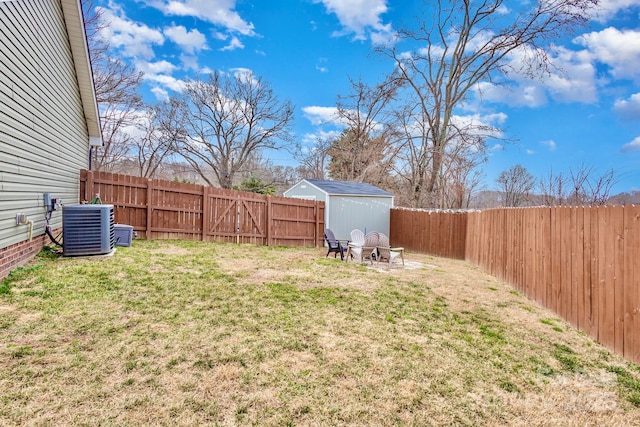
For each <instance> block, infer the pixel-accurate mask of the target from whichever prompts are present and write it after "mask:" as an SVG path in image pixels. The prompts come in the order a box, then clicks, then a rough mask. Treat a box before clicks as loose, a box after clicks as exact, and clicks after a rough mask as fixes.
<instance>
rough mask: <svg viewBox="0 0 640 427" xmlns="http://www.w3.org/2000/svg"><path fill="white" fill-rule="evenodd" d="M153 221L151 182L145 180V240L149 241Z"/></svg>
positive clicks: (150, 180)
mask: <svg viewBox="0 0 640 427" xmlns="http://www.w3.org/2000/svg"><path fill="white" fill-rule="evenodd" d="M152 219H153V180H152V179H148V180H147V225H146V229H145V236H147V240H151V221H152Z"/></svg>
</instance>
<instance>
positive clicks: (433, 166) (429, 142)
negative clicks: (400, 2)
mask: <svg viewBox="0 0 640 427" xmlns="http://www.w3.org/2000/svg"><path fill="white" fill-rule="evenodd" d="M597 1H598V0H557V1H538V2H536V3H535V4H534V5H533V6H532V7H528V5H521V6H520V7H521V10H520V11H518V10H511V9H510V8H509V7H508V6H509V3H507V2H506V1H504V0H481V1H477V2H471V1H469V0H439V1H438V2H437V3H436V4H435V5H434V4H433V3H431V2H429V3H427V2H425V10H429V11H433V15H431V16H425V17H423V18H421V19H420V20H419V24H418V27H417V28H415V29H404V30H401V31H400V32H399V35H398V37H399V40H400V43H397V44H394V45H391V46H380V47H378V52H380V53H381V54H382V55H384V56H386V57H388V58H390V59H391V60H393V61H394V63H395V65H396V78H397V79H398V80H399V81H400V82H401V83H402V84H403V85H404V87H405V88H406V89H407V91H408V93H409V94H411V96H409V95H407V96H406V97H404V98H405V99H406V100H407V101H408V102H410V105H409V106H408V107H406V108H405V110H406V111H407V112H410V113H411V114H412V117H414V120H415V121H417V122H418V124H416V125H413V126H411V128H412V130H420V131H421V132H420V133H414V132H411V133H409V135H410V137H411V139H410V140H411V144H409V145H408V146H409V148H410V149H411V150H412V151H413V153H411V154H410V157H411V159H412V161H413V163H411V164H408V166H409V167H413V168H417V169H418V170H417V171H416V172H413V173H412V175H413V178H412V182H411V185H412V186H413V187H414V188H413V190H414V191H416V192H422V191H424V192H426V195H427V199H428V201H427V202H428V203H429V204H430V205H431V206H435V205H436V204H437V194H438V188H437V186H438V178H439V176H441V171H442V168H443V164H444V161H445V154H446V153H445V149H446V147H447V145H448V144H449V143H450V142H451V141H452V140H455V135H456V134H457V133H459V131H458V130H456V129H455V127H454V126H453V124H454V122H455V120H454V110H455V109H456V108H457V107H460V105H461V104H462V103H463V102H464V101H465V100H466V99H467V96H468V93H469V91H470V90H472V89H473V88H474V87H476V85H477V83H479V82H481V81H486V80H491V79H492V78H494V77H495V76H496V75H497V74H498V73H500V72H504V71H506V70H507V62H508V61H507V59H508V55H510V54H512V53H516V52H519V53H528V54H529V57H528V58H526V59H527V60H526V61H524V62H523V63H524V64H525V67H526V68H523V69H522V70H519V71H523V72H530V73H533V72H536V71H539V70H545V69H547V66H548V65H549V59H548V58H547V55H546V52H547V50H546V48H547V47H548V46H549V44H551V43H552V42H553V41H554V40H555V39H556V38H557V36H559V35H561V34H564V33H565V32H568V31H574V30H575V29H576V28H578V27H579V26H582V25H584V24H585V23H586V21H587V16H588V14H587V13H586V12H587V10H589V9H591V8H593V7H594V6H596V5H597ZM505 11H507V12H509V13H508V14H506V13H504V12H505ZM402 42H408V43H412V44H413V46H416V45H417V47H416V49H415V50H414V51H411V52H407V51H402V50H400V47H399V46H401V45H402ZM525 48H526V49H525ZM404 127H405V129H406V128H407V126H406V125H405V126H404ZM414 147H418V148H414ZM407 176H408V175H407ZM420 197H421V196H420V195H417V196H415V197H414V198H415V199H419V198H420Z"/></svg>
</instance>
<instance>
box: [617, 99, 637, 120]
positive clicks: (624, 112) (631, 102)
mask: <svg viewBox="0 0 640 427" xmlns="http://www.w3.org/2000/svg"><path fill="white" fill-rule="evenodd" d="M613 111H615V112H616V113H618V114H620V116H622V117H623V118H625V119H628V120H640V93H636V94H633V95H631V96H630V97H629V99H618V100H616V102H615V103H614V104H613Z"/></svg>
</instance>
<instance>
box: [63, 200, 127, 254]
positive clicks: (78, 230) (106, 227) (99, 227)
mask: <svg viewBox="0 0 640 427" xmlns="http://www.w3.org/2000/svg"><path fill="white" fill-rule="evenodd" d="M113 224H114V217H113V205H69V206H64V207H63V209H62V233H63V234H62V235H63V244H62V253H63V255H64V256H78V255H102V254H107V253H109V252H111V251H112V250H113V248H114V246H115V237H114V227H113Z"/></svg>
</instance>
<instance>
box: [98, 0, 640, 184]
mask: <svg viewBox="0 0 640 427" xmlns="http://www.w3.org/2000/svg"><path fill="white" fill-rule="evenodd" d="M95 4H96V5H97V6H98V7H103V8H104V9H105V10H104V16H105V18H106V19H107V20H108V22H109V23H110V25H109V27H108V30H107V31H106V32H105V37H107V38H108V39H109V40H110V44H111V46H112V48H113V50H114V54H116V55H119V56H121V57H122V58H123V59H124V60H126V61H130V62H131V63H133V64H135V66H136V68H137V69H139V70H141V71H144V73H145V81H144V85H143V94H144V96H145V99H146V100H147V101H148V102H151V103H153V102H155V101H156V100H162V99H164V98H166V97H167V96H168V95H170V94H171V93H172V92H174V91H180V90H181V89H182V86H183V82H184V80H185V79H187V78H193V77H194V76H195V75H197V74H198V73H199V74H201V75H202V74H206V73H208V72H211V71H213V70H220V71H223V72H229V73H233V72H238V71H245V70H249V71H251V72H253V73H254V74H255V75H257V76H260V77H262V78H263V79H265V80H266V81H268V82H269V83H270V84H271V86H272V88H273V89H274V91H275V92H276V94H277V95H278V97H279V98H280V99H282V100H285V99H289V100H291V101H292V102H293V103H294V104H295V106H296V120H295V127H294V131H295V135H296V138H297V140H298V141H299V142H301V143H303V145H304V146H307V147H310V146H311V145H312V144H313V143H314V141H316V140H317V137H318V136H321V137H331V136H332V135H336V134H337V133H339V132H340V130H341V128H340V126H339V125H337V124H335V123H332V121H331V117H332V115H333V113H334V109H335V103H336V96H337V95H338V94H343V95H346V94H347V93H348V91H349V80H348V79H349V77H351V78H354V79H358V78H362V79H363V80H364V81H367V82H370V83H374V82H377V81H379V80H380V79H381V78H382V77H383V76H384V75H385V74H387V73H389V72H390V71H391V67H392V64H390V63H389V62H385V61H384V60H383V59H381V58H380V57H377V56H376V55H374V54H372V53H371V52H372V46H374V45H375V44H376V43H384V42H386V41H388V40H390V39H391V38H392V36H393V34H394V31H396V30H397V29H399V28H401V27H402V26H404V25H406V24H411V23H413V22H414V16H417V15H418V14H419V8H420V7H422V5H423V3H422V2H421V1H411V2H408V1H400V0H273V1H255V0H254V1H251V0H237V1H236V0H146V1H142V0H140V1H136V0H126V1H125V0H120V1H104V0H96V1H95ZM555 44H556V49H555V51H554V52H553V53H552V57H553V60H554V64H555V65H557V66H558V67H559V69H562V70H563V71H562V72H559V71H556V72H553V73H552V75H551V76H548V77H547V78H545V79H544V80H542V81H532V80H528V79H525V78H524V77H522V76H517V75H513V76H510V80H509V81H508V82H507V83H508V85H509V86H511V87H512V89H511V90H505V89H504V88H503V87H498V86H492V85H490V84H488V83H487V84H484V85H483V87H482V93H483V101H482V103H479V102H470V103H469V104H468V105H467V106H466V108H465V111H464V114H467V115H469V116H474V117H477V118H479V119H480V120H485V121H486V122H487V123H489V122H491V123H492V124H500V126H501V127H502V128H503V129H504V131H505V137H506V138H508V139H509V140H511V142H503V141H489V146H490V147H491V149H490V156H489V161H488V163H487V164H485V165H484V168H483V172H484V175H485V184H486V188H487V189H493V188H494V187H495V178H496V176H497V175H498V174H499V173H500V172H501V171H502V170H505V169H508V168H509V167H511V166H513V165H515V164H517V163H519V164H521V165H523V166H524V167H526V168H527V169H528V170H529V172H531V173H532V174H533V175H534V176H535V177H541V176H543V175H545V174H547V173H548V172H549V170H550V169H551V168H553V171H554V172H556V173H557V172H563V173H567V172H568V171H569V168H574V169H577V168H578V167H580V165H582V164H584V165H586V166H590V167H594V168H595V169H596V170H597V171H598V172H600V173H604V172H606V171H607V170H609V169H611V168H613V169H614V170H615V171H616V174H617V177H618V183H617V184H616V186H615V187H614V191H613V193H617V192H621V191H630V190H640V0H605V1H601V4H600V10H599V11H598V12H597V14H594V17H593V19H591V21H590V24H589V26H588V27H587V28H584V29H581V30H580V31H579V32H577V33H576V34H573V35H572V36H571V37H568V38H566V39H564V40H557V41H556V43H555ZM269 157H270V158H271V159H272V160H273V163H274V164H281V165H290V166H295V165H296V162H295V160H294V159H293V156H292V155H291V154H289V153H287V152H285V151H279V152H277V153H271V154H269Z"/></svg>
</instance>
